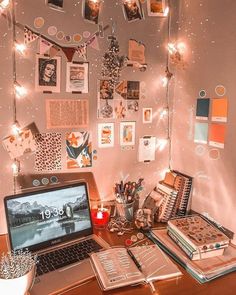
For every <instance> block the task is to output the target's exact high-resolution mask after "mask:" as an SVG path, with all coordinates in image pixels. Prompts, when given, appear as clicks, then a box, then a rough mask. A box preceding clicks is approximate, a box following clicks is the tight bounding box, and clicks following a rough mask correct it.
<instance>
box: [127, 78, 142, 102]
mask: <svg viewBox="0 0 236 295" xmlns="http://www.w3.org/2000/svg"><path fill="white" fill-rule="evenodd" d="M139 88H140V82H139V81H127V99H139V93H140V91H139Z"/></svg>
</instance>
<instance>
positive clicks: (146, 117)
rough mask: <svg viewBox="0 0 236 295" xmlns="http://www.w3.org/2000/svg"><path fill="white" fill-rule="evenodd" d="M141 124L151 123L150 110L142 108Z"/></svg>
mask: <svg viewBox="0 0 236 295" xmlns="http://www.w3.org/2000/svg"><path fill="white" fill-rule="evenodd" d="M143 123H144V124H147V123H152V108H143Z"/></svg>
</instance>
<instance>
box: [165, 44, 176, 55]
mask: <svg viewBox="0 0 236 295" xmlns="http://www.w3.org/2000/svg"><path fill="white" fill-rule="evenodd" d="M167 49H168V51H169V53H170V54H175V53H176V52H177V49H176V47H175V44H174V43H168V45H167Z"/></svg>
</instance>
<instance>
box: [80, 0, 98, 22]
mask: <svg viewBox="0 0 236 295" xmlns="http://www.w3.org/2000/svg"><path fill="white" fill-rule="evenodd" d="M101 4H102V1H101V0H83V5H82V6H83V16H84V18H85V19H86V20H87V21H90V22H93V23H95V24H97V23H98V17H99V12H100V9H101Z"/></svg>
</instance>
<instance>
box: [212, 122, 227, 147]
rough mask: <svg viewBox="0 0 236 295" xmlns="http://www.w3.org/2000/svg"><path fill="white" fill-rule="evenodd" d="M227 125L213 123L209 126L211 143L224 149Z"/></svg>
mask: <svg viewBox="0 0 236 295" xmlns="http://www.w3.org/2000/svg"><path fill="white" fill-rule="evenodd" d="M225 133H226V125H223V124H211V125H210V128H209V145H210V146H214V147H218V148H221V149H223V148H224V144H225Z"/></svg>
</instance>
